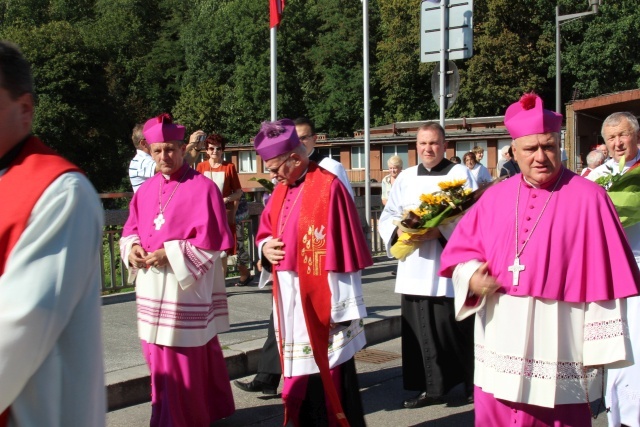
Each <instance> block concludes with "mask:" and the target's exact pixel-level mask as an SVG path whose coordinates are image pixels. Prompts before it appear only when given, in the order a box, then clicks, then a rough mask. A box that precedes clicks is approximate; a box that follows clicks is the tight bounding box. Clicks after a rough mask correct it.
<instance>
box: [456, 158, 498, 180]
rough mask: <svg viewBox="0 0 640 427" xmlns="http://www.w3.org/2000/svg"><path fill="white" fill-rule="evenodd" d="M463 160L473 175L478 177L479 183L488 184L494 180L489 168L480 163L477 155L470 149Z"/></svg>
mask: <svg viewBox="0 0 640 427" xmlns="http://www.w3.org/2000/svg"><path fill="white" fill-rule="evenodd" d="M462 161H463V162H464V164H465V165H466V166H467V168H469V170H470V171H471V175H473V177H474V178H475V179H476V182H477V183H478V185H482V184H488V183H490V182H491V181H492V178H491V174H490V173H489V170H488V169H487V168H485V167H484V166H483V165H481V164H480V163H478V161H477V160H476V155H475V154H474V153H473V152H471V151H469V152H468V153H467V154H465V155H464V156H463V157H462Z"/></svg>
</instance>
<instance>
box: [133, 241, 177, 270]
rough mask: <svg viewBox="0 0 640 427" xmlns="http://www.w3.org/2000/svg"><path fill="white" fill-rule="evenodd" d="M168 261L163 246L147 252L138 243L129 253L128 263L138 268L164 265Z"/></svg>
mask: <svg viewBox="0 0 640 427" xmlns="http://www.w3.org/2000/svg"><path fill="white" fill-rule="evenodd" d="M168 262H169V259H168V258H167V251H166V250H164V248H162V249H158V250H157V251H154V252H151V253H147V251H145V250H144V249H142V247H141V246H140V245H134V246H133V247H132V248H131V253H130V254H129V265H131V266H134V267H138V268H144V267H164V266H165V265H167V263H168Z"/></svg>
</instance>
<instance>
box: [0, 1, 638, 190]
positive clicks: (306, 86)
mask: <svg viewBox="0 0 640 427" xmlns="http://www.w3.org/2000/svg"><path fill="white" fill-rule="evenodd" d="M556 3H558V4H559V5H560V11H561V14H563V15H564V14H569V13H577V12H583V11H585V10H587V7H588V2H587V1H586V0H584V1H577V2H576V1H573V0H557V1H551V0H518V1H512V0H475V1H474V56H473V57H472V58H470V59H468V60H465V61H456V65H457V66H458V68H459V69H460V75H461V88H460V93H459V95H458V99H457V101H456V103H455V104H454V106H453V107H452V109H451V110H449V111H448V112H447V117H462V116H466V117H478V116H485V115H501V114H503V113H504V109H505V107H506V106H507V105H508V104H509V103H511V102H513V100H515V99H517V98H518V96H519V95H520V94H522V93H523V92H525V91H529V90H535V91H536V92H538V93H539V94H540V95H541V96H542V97H543V98H544V100H545V103H546V105H547V106H548V107H549V108H553V106H554V105H555V103H554V99H555V23H554V19H555V6H556ZM369 11H370V16H369V29H370V40H369V45H370V67H371V68H370V75H371V82H370V87H371V89H370V93H371V122H372V125H374V126H375V125H382V124H388V123H391V122H394V121H404V120H422V119H437V117H438V107H437V105H436V103H435V102H434V101H433V99H432V96H431V88H430V81H431V73H432V71H433V68H434V67H435V66H436V64H435V63H429V64H422V63H420V57H419V49H420V46H419V27H420V23H419V22H420V21H419V19H420V2H419V1H416V0H370V1H369ZM561 34H562V100H563V103H567V102H569V101H570V100H571V99H573V98H574V97H576V98H587V97H591V96H596V95H600V94H603V93H609V92H614V91H620V90H627V89H634V88H638V87H639V86H640V49H638V47H639V46H640V8H638V7H637V0H617V1H614V0H604V2H603V5H602V6H601V7H600V12H599V13H598V15H595V16H589V17H586V18H583V19H579V20H576V21H573V22H570V23H566V24H565V25H563V26H562V32H561ZM0 38H2V39H4V40H10V41H13V42H15V43H17V44H18V45H19V46H20V47H21V48H22V50H23V52H24V54H25V56H26V57H27V58H28V59H29V60H30V61H31V63H32V64H33V70H34V77H35V82H36V92H37V98H38V99H37V108H36V118H35V122H34V132H35V133H36V134H37V135H39V136H40V137H42V138H43V139H44V140H45V141H46V142H47V143H48V144H49V145H51V146H52V147H54V148H55V149H56V150H58V151H59V152H61V153H62V154H63V155H65V156H66V157H68V158H70V159H71V160H72V161H74V162H76V163H78V164H79V165H80V166H81V167H82V168H84V169H85V170H86V171H87V173H88V175H89V177H90V179H91V181H92V182H93V183H94V185H95V186H96V188H97V189H98V191H101V192H106V191H116V190H128V188H129V184H128V179H127V177H126V175H127V174H126V170H127V164H128V162H129V160H130V159H131V157H132V156H133V153H134V151H133V147H132V145H131V143H130V133H131V129H132V127H133V126H134V124H135V123H137V122H140V121H143V120H144V119H146V118H149V117H151V116H153V115H156V114H158V113H161V112H165V111H168V112H171V113H172V114H173V115H174V116H175V118H176V120H177V121H178V122H180V123H182V124H184V125H186V126H187V130H188V132H192V131H194V130H196V129H200V128H201V129H203V130H205V131H207V132H213V131H215V132H219V133H221V134H223V135H225V136H226V137H227V138H228V139H229V141H230V142H231V144H247V143H249V140H250V138H251V137H252V136H254V135H255V133H256V132H257V130H258V128H259V125H260V123H261V122H262V121H263V120H267V119H268V118H269V117H270V88H269V84H270V83H269V79H270V70H269V55H270V52H269V2H268V1H267V0H0ZM362 76H363V70H362V3H361V2H360V1H358V0H307V1H302V0H288V1H287V6H286V9H285V11H284V15H283V21H282V24H281V26H280V28H279V30H278V115H279V116H280V117H297V116H301V115H305V116H308V117H310V118H312V119H313V120H314V121H315V122H316V125H317V127H318V130H319V131H322V132H325V133H327V134H328V135H329V137H337V136H349V135H352V132H353V131H354V130H355V129H361V128H362V127H363V122H364V119H363V112H362V106H363V99H362V97H363V90H362Z"/></svg>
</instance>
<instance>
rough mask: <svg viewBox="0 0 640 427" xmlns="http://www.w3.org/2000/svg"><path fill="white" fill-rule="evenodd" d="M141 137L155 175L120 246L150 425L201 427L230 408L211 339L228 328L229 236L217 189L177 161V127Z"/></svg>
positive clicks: (165, 122)
mask: <svg viewBox="0 0 640 427" xmlns="http://www.w3.org/2000/svg"><path fill="white" fill-rule="evenodd" d="M144 136H145V139H146V140H147V142H148V143H149V144H150V145H151V154H152V156H153V157H154V160H155V161H156V162H157V163H158V168H159V171H160V173H158V174H156V175H155V176H154V177H153V178H150V179H149V180H147V181H146V182H145V183H144V184H142V186H140V188H139V190H138V192H136V194H135V195H134V196H133V199H132V200H131V205H130V207H129V219H128V220H127V222H126V224H125V226H124V229H123V232H122V239H121V241H120V248H121V253H122V259H123V260H124V262H125V265H126V266H127V268H128V269H129V277H130V280H134V279H135V283H136V302H137V310H138V333H139V336H140V339H141V341H142V350H143V353H144V356H145V358H146V360H147V363H148V365H149V369H150V371H151V386H152V390H151V393H152V401H151V405H152V415H151V425H152V426H184V427H190V426H208V425H210V424H211V423H213V422H214V421H216V420H218V419H221V418H224V417H227V416H229V415H231V414H232V413H233V412H234V410H235V408H234V403H233V395H232V393H231V387H230V384H229V376H228V374H227V369H226V364H225V361H224V356H223V354H222V349H221V347H220V343H219V341H218V337H217V334H219V333H221V332H225V331H227V330H228V329H229V312H228V307H227V296H226V291H225V283H224V276H223V273H222V265H221V261H220V254H221V252H222V251H223V250H226V249H229V248H231V247H232V245H233V244H234V243H233V237H232V235H231V232H230V230H229V227H228V225H227V220H226V213H225V208H224V204H223V203H222V196H221V195H220V191H219V190H218V188H217V186H216V185H215V183H214V182H213V181H211V180H209V179H207V178H205V177H204V176H203V175H201V174H199V173H198V172H196V171H194V170H193V169H191V168H189V165H188V164H187V163H186V162H185V161H184V152H185V145H184V143H183V138H184V127H183V126H180V125H176V124H174V123H172V122H171V118H170V117H169V116H168V115H161V116H159V117H157V118H156V117H154V118H152V119H150V120H148V121H147V123H146V124H145V127H144Z"/></svg>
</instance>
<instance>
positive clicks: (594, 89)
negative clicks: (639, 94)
mask: <svg viewBox="0 0 640 427" xmlns="http://www.w3.org/2000/svg"><path fill="white" fill-rule="evenodd" d="M563 13H564V12H563ZM562 36H563V42H562V82H563V83H562V87H563V100H565V102H566V101H568V100H570V99H571V97H572V96H573V92H574V90H577V91H579V97H582V98H588V97H592V96H597V95H601V94H605V93H611V92H617V91H621V90H629V89H637V88H638V87H640V51H639V50H638V46H640V8H638V4H637V2H636V1H633V0H620V1H617V2H604V3H603V5H602V6H601V7H600V9H599V12H598V14H597V15H594V16H589V17H586V18H583V19H580V20H577V21H573V22H571V23H568V24H566V25H563V26H562Z"/></svg>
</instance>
